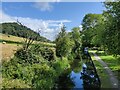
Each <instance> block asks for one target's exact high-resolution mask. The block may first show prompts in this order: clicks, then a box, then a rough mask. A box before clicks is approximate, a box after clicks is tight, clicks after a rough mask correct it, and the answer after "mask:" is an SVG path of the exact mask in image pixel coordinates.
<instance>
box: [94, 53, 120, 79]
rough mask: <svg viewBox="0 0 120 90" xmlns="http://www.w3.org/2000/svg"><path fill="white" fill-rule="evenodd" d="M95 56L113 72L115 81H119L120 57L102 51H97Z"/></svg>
mask: <svg viewBox="0 0 120 90" xmlns="http://www.w3.org/2000/svg"><path fill="white" fill-rule="evenodd" d="M96 54H97V55H98V56H99V57H100V58H101V59H102V60H103V61H104V62H105V63H106V64H107V65H108V67H109V68H110V69H111V70H112V71H113V73H114V74H115V76H116V77H117V79H118V80H119V81H120V77H119V75H120V57H114V56H113V55H108V54H106V53H104V52H103V51H98V52H96Z"/></svg>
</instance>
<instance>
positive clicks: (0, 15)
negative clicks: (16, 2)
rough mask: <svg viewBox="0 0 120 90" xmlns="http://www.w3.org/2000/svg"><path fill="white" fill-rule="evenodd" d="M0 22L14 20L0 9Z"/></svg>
mask: <svg viewBox="0 0 120 90" xmlns="http://www.w3.org/2000/svg"><path fill="white" fill-rule="evenodd" d="M2 22H15V20H14V19H13V18H12V17H11V16H9V15H7V14H5V13H4V12H3V11H2V10H1V9H0V23H2Z"/></svg>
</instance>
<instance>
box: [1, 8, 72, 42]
mask: <svg viewBox="0 0 120 90" xmlns="http://www.w3.org/2000/svg"><path fill="white" fill-rule="evenodd" d="M17 20H18V21H19V22H21V23H22V24H23V25H25V26H27V27H28V28H31V29H32V30H34V31H38V29H41V36H44V37H46V38H48V39H50V40H54V39H55V37H56V35H57V34H58V33H59V32H60V28H61V27H62V25H63V24H62V23H67V22H71V21H69V20H42V19H33V18H29V17H28V18H26V17H25V18H24V17H12V16H9V15H7V14H5V13H4V12H2V11H1V10H0V23H5V22H16V21H17Z"/></svg>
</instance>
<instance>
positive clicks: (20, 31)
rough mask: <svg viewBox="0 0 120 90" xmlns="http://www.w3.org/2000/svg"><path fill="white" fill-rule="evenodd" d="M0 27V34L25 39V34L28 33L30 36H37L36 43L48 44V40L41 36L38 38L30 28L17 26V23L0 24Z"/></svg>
mask: <svg viewBox="0 0 120 90" xmlns="http://www.w3.org/2000/svg"><path fill="white" fill-rule="evenodd" d="M1 25H2V31H0V33H3V34H8V35H14V36H18V37H23V38H25V37H26V33H27V34H28V33H29V34H30V35H32V36H36V35H38V39H37V41H42V42H50V40H48V39H46V38H45V37H43V36H40V35H39V34H38V33H36V32H35V31H33V30H31V29H30V28H28V27H26V26H22V25H19V24H18V23H2V24H0V26H1Z"/></svg>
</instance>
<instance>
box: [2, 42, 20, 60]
mask: <svg viewBox="0 0 120 90" xmlns="http://www.w3.org/2000/svg"><path fill="white" fill-rule="evenodd" d="M20 47H21V45H17V44H2V43H0V48H1V49H2V52H1V54H2V61H4V60H9V59H10V58H12V57H13V56H14V53H15V52H16V50H17V49H19V48H20Z"/></svg>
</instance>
